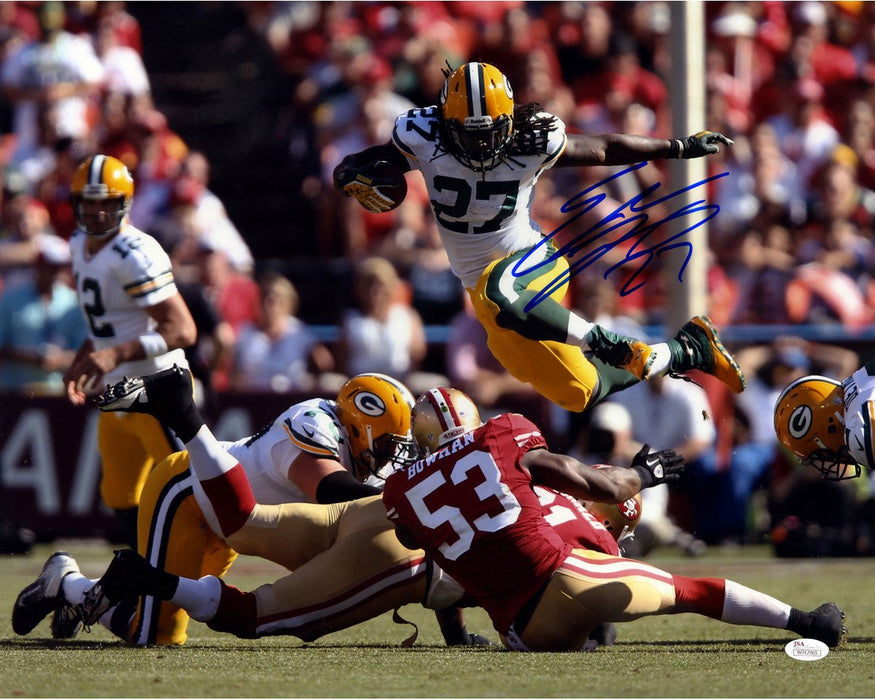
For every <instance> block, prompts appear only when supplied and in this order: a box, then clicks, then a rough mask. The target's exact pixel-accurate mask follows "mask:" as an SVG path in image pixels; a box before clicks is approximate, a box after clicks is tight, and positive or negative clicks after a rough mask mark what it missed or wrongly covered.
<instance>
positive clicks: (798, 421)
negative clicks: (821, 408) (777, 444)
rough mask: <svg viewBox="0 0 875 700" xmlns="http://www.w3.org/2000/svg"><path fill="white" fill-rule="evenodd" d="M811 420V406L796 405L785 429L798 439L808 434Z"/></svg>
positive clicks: (812, 418) (812, 420) (812, 419)
mask: <svg viewBox="0 0 875 700" xmlns="http://www.w3.org/2000/svg"><path fill="white" fill-rule="evenodd" d="M813 422H814V414H813V413H812V411H811V406H805V405H802V406H797V407H796V408H795V409H793V413H791V414H790V420H789V421H787V429H788V430H789V431H790V435H791V436H793V437H794V438H796V439H797V440H798V439H800V438H803V437H805V436H806V435H807V434H808V431H809V430H811V424H812V423H813Z"/></svg>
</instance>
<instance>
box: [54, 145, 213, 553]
mask: <svg viewBox="0 0 875 700" xmlns="http://www.w3.org/2000/svg"><path fill="white" fill-rule="evenodd" d="M133 197H134V180H133V178H132V177H131V174H130V173H129V172H128V169H127V168H126V167H125V166H124V164H123V163H122V162H121V161H119V160H117V159H115V158H112V157H110V156H105V155H96V156H93V157H91V158H88V159H87V160H86V161H85V162H84V163H82V164H81V165H80V166H79V167H78V169H77V170H76V172H75V173H74V175H73V181H72V185H71V194H70V203H71V205H72V207H73V212H74V214H75V216H76V223H77V230H76V232H75V233H74V235H73V237H72V238H71V239H70V250H71V253H72V258H73V259H72V264H73V277H74V280H75V285H76V294H77V296H78V298H79V306H80V308H81V309H82V313H83V315H84V316H85V320H86V321H87V322H88V328H89V334H88V338H87V339H86V340H85V342H84V343H83V344H82V346H81V347H80V348H79V350H78V352H77V354H76V357H75V359H74V360H73V364H72V365H71V366H70V368H69V369H68V370H67V371H66V372H65V373H64V384H65V385H66V387H67V398H68V399H69V400H70V401H71V402H72V403H74V404H77V405H84V403H85V400H86V395H87V394H89V393H91V392H93V391H95V390H96V389H98V387H102V386H103V383H104V382H106V383H114V382H116V381H118V380H119V379H121V378H122V377H123V376H125V375H127V376H136V375H139V374H143V373H147V374H149V373H151V372H156V371H158V370H161V369H165V368H167V367H172V366H173V365H174V364H177V365H181V366H183V367H187V366H188V364H187V363H186V360H185V354H184V351H183V348H185V347H188V346H189V345H192V344H193V343H194V342H195V340H196V338H197V329H196V327H195V322H194V319H193V318H192V316H191V313H190V312H189V310H188V307H187V306H186V304H185V302H184V301H183V299H182V296H180V294H179V292H178V291H177V289H176V284H175V282H174V279H173V273H172V271H171V267H170V258H169V257H168V255H167V253H166V252H165V251H164V250H163V249H162V248H161V245H160V244H159V243H158V241H156V240H155V239H154V238H152V237H151V236H149V235H147V234H145V233H143V232H142V231H140V230H139V229H137V228H135V227H134V226H132V225H131V223H130V222H129V221H128V212H129V211H130V208H131V203H132V202H133ZM97 441H98V448H99V450H100V457H101V461H102V464H103V472H102V475H101V481H100V495H101V497H102V498H103V501H104V503H106V505H107V506H109V507H110V508H112V509H113V510H114V511H115V512H116V514H117V515H118V518H119V522H120V524H121V526H122V529H123V531H124V534H125V538H126V540H127V542H128V544H129V545H130V546H132V547H136V542H137V505H138V503H139V501H140V492H141V491H142V490H143V484H144V483H145V482H146V477H147V476H148V474H149V472H150V471H151V470H152V467H153V466H154V465H155V464H157V463H158V462H159V461H161V460H162V459H164V457H166V456H167V455H169V454H170V453H171V452H174V451H176V450H178V449H179V443H178V442H176V440H175V439H174V438H173V435H172V434H171V433H169V432H168V431H166V430H165V429H164V428H163V427H162V426H161V424H160V423H159V422H158V421H156V420H155V419H154V418H152V417H151V416H129V415H123V414H121V413H117V414H108V415H101V416H100V418H99V422H98V425H97Z"/></svg>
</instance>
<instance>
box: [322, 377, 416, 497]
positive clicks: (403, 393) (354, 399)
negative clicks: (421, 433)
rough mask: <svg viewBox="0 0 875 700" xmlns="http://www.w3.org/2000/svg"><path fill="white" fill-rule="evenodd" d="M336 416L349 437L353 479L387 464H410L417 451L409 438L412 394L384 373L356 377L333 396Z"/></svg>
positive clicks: (360, 477) (365, 475)
mask: <svg viewBox="0 0 875 700" xmlns="http://www.w3.org/2000/svg"><path fill="white" fill-rule="evenodd" d="M336 408H337V417H338V418H339V419H340V422H341V423H342V424H343V427H344V428H346V432H347V435H348V436H349V450H350V453H351V454H352V458H353V460H354V461H355V468H356V472H357V473H356V476H357V477H358V478H359V479H362V480H364V479H366V478H367V477H368V475H369V474H374V475H376V476H379V473H378V472H379V471H380V469H381V468H382V467H384V466H385V465H386V464H388V463H389V462H390V461H392V462H394V463H395V464H396V465H405V464H411V463H412V462H413V461H414V460H415V459H416V457H417V456H418V450H417V449H416V445H415V443H414V442H413V439H412V438H411V436H410V411H411V409H412V408H413V394H411V393H410V390H409V389H407V387H405V386H404V385H403V384H402V383H401V382H399V381H397V380H395V379H392V377H389V376H386V375H385V374H377V373H375V372H374V373H369V374H359V375H357V376H355V377H353V378H352V379H350V380H349V381H347V382H346V383H345V384H344V385H343V386H342V387H341V388H340V391H339V392H338V394H337V400H336Z"/></svg>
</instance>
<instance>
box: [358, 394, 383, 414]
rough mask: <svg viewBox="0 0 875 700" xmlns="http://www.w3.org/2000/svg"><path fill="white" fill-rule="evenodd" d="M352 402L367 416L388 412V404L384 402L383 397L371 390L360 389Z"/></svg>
mask: <svg viewBox="0 0 875 700" xmlns="http://www.w3.org/2000/svg"><path fill="white" fill-rule="evenodd" d="M352 402H353V403H354V404H355V407H356V408H357V409H358V410H359V411H361V412H362V413H364V414H365V415H366V416H382V415H383V414H384V413H385V412H386V404H385V403H383V399H381V398H380V397H379V396H377V395H376V394H372V393H371V392H370V391H360V392H359V393H358V394H356V395H355V397H354V398H353V400H352Z"/></svg>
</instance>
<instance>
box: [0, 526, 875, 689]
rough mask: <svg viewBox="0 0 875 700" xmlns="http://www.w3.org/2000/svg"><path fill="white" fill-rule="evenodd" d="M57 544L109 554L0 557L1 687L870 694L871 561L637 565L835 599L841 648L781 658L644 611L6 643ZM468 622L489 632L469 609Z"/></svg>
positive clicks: (258, 570) (711, 624) (775, 637)
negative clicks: (590, 617)
mask: <svg viewBox="0 0 875 700" xmlns="http://www.w3.org/2000/svg"><path fill="white" fill-rule="evenodd" d="M60 548H63V549H68V550H69V551H71V552H72V553H73V555H74V556H75V557H76V558H77V560H78V561H79V563H80V566H81V567H82V570H83V572H84V573H86V574H87V575H92V576H98V575H99V574H100V573H102V571H103V568H104V567H105V566H106V564H107V563H108V561H109V558H110V553H111V548H110V547H109V546H106V545H104V544H95V543H84V542H59V543H56V544H55V545H54V546H53V547H47V546H41V547H38V548H37V549H36V550H35V552H34V553H33V554H31V555H30V556H28V557H2V558H0V630H2V631H0V697H384V698H389V697H603V698H607V697H611V698H619V697H679V698H687V697H872V696H875V663H873V659H875V595H873V593H872V585H873V578H875V577H873V574H875V561H873V560H872V559H855V560H850V559H834V560H779V559H773V558H771V557H770V554H769V551H768V550H767V549H766V548H761V547H750V548H742V549H736V550H731V551H723V550H713V551H710V552H709V553H708V554H707V555H706V556H705V557H702V558H700V559H695V560H691V559H686V558H683V557H682V556H680V555H677V554H675V553H674V552H673V551H672V550H665V553H658V554H657V556H654V557H652V558H651V559H650V561H651V562H652V563H654V564H656V565H658V566H661V567H663V568H666V569H668V570H670V571H673V572H676V573H683V574H688V575H706V576H725V577H728V578H732V579H734V580H736V581H738V582H739V583H743V584H745V585H747V586H751V587H754V588H758V589H760V590H763V591H765V592H768V593H771V594H772V595H775V596H776V597H778V598H781V599H783V600H785V601H787V602H789V603H791V604H794V605H796V606H797V607H801V608H804V609H811V608H813V607H815V606H817V605H819V604H820V603H822V602H825V601H827V600H834V601H836V602H837V603H838V604H839V605H840V606H841V607H842V609H843V610H844V611H845V613H846V615H847V619H846V623H847V626H848V628H849V636H848V642H847V644H846V645H845V646H844V647H842V648H839V649H837V650H833V651H832V652H831V653H830V654H829V655H828V656H827V657H826V658H825V659H822V660H819V661H814V662H801V661H796V660H794V659H791V658H790V657H788V656H787V655H786V654H785V653H784V650H783V648H784V644H785V643H786V642H788V641H789V640H790V639H792V638H794V635H792V634H790V633H786V632H781V631H778V630H768V629H762V628H755V627H737V626H732V625H725V624H721V623H719V622H716V621H713V620H710V619H706V618H703V617H698V616H694V615H678V616H664V617H651V618H647V619H644V620H639V621H636V622H634V623H627V624H625V625H621V626H619V638H618V640H617V645H616V646H614V647H612V648H607V649H600V650H598V651H596V652H595V653H591V654H517V653H509V652H504V651H501V650H499V649H498V648H495V649H491V648H490V649H464V650H450V649H447V648H445V647H444V646H443V644H442V642H441V637H440V633H439V631H438V629H437V625H436V623H435V622H434V620H433V617H432V615H431V613H430V612H428V611H425V610H423V609H422V608H420V607H418V606H406V607H405V608H403V609H402V610H401V614H402V615H403V616H404V617H405V618H406V619H408V620H411V621H413V622H415V623H416V624H417V625H418V627H419V638H418V640H417V641H416V643H415V644H414V646H413V647H412V648H402V647H401V641H402V640H404V639H405V638H406V637H407V636H408V635H409V634H410V632H411V631H412V627H410V626H409V625H398V624H395V623H393V622H392V617H391V614H386V615H383V616H381V617H379V618H377V619H375V620H372V621H370V622H368V623H367V624H364V625H361V626H359V627H356V628H354V629H350V630H346V631H344V632H339V633H337V634H333V635H329V636H327V637H324V638H323V639H321V640H318V641H316V642H314V643H311V644H304V643H302V642H300V641H298V640H297V639H295V638H292V637H272V638H267V639H263V640H240V639H236V638H234V637H231V636H228V635H221V634H219V633H216V632H213V631H212V630H210V629H209V628H208V627H206V626H205V625H202V624H199V623H196V622H193V623H191V626H190V628H189V642H188V643H187V644H186V645H185V646H184V647H181V648H148V649H132V648H128V647H125V646H124V645H123V644H122V643H121V642H119V641H117V640H116V639H115V638H114V637H112V636H111V635H110V634H109V633H108V632H107V631H106V630H104V629H102V628H94V629H93V630H92V632H91V633H90V634H86V633H81V634H80V635H79V636H78V637H77V638H76V639H74V640H69V641H66V642H53V641H52V639H51V636H50V633H49V625H48V621H46V622H43V623H42V624H40V625H39V626H38V627H37V628H36V629H35V630H34V631H33V632H32V633H31V634H30V635H29V636H27V637H16V636H15V635H14V634H13V633H12V629H11V626H10V615H11V610H12V605H13V602H14V601H15V596H16V595H17V593H18V591H19V590H20V589H21V588H23V587H24V586H25V585H27V584H28V583H30V581H31V580H32V579H33V578H34V577H35V576H36V574H37V573H38V572H39V570H40V568H41V567H42V564H43V562H44V560H45V558H46V557H47V556H48V555H49V554H50V553H51V551H53V549H60ZM279 571H280V570H279V569H278V568H277V567H275V566H274V565H272V564H270V563H268V562H264V561H261V560H257V559H253V558H250V557H242V558H241V559H240V560H238V561H237V563H235V564H234V566H233V568H232V569H231V572H230V573H229V575H228V580H229V581H230V582H231V583H234V584H235V585H237V586H240V587H242V588H251V587H253V586H255V585H257V584H259V583H263V582H265V581H270V580H273V578H275V577H276V575H277V574H278V573H279ZM467 619H468V627H469V630H470V631H472V632H479V633H481V634H484V635H486V636H488V637H490V638H492V639H496V638H497V637H496V635H495V633H494V631H493V630H492V628H491V625H490V623H489V621H488V619H487V618H486V616H485V615H484V614H483V613H482V612H481V611H479V610H470V611H468V612H467Z"/></svg>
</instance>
